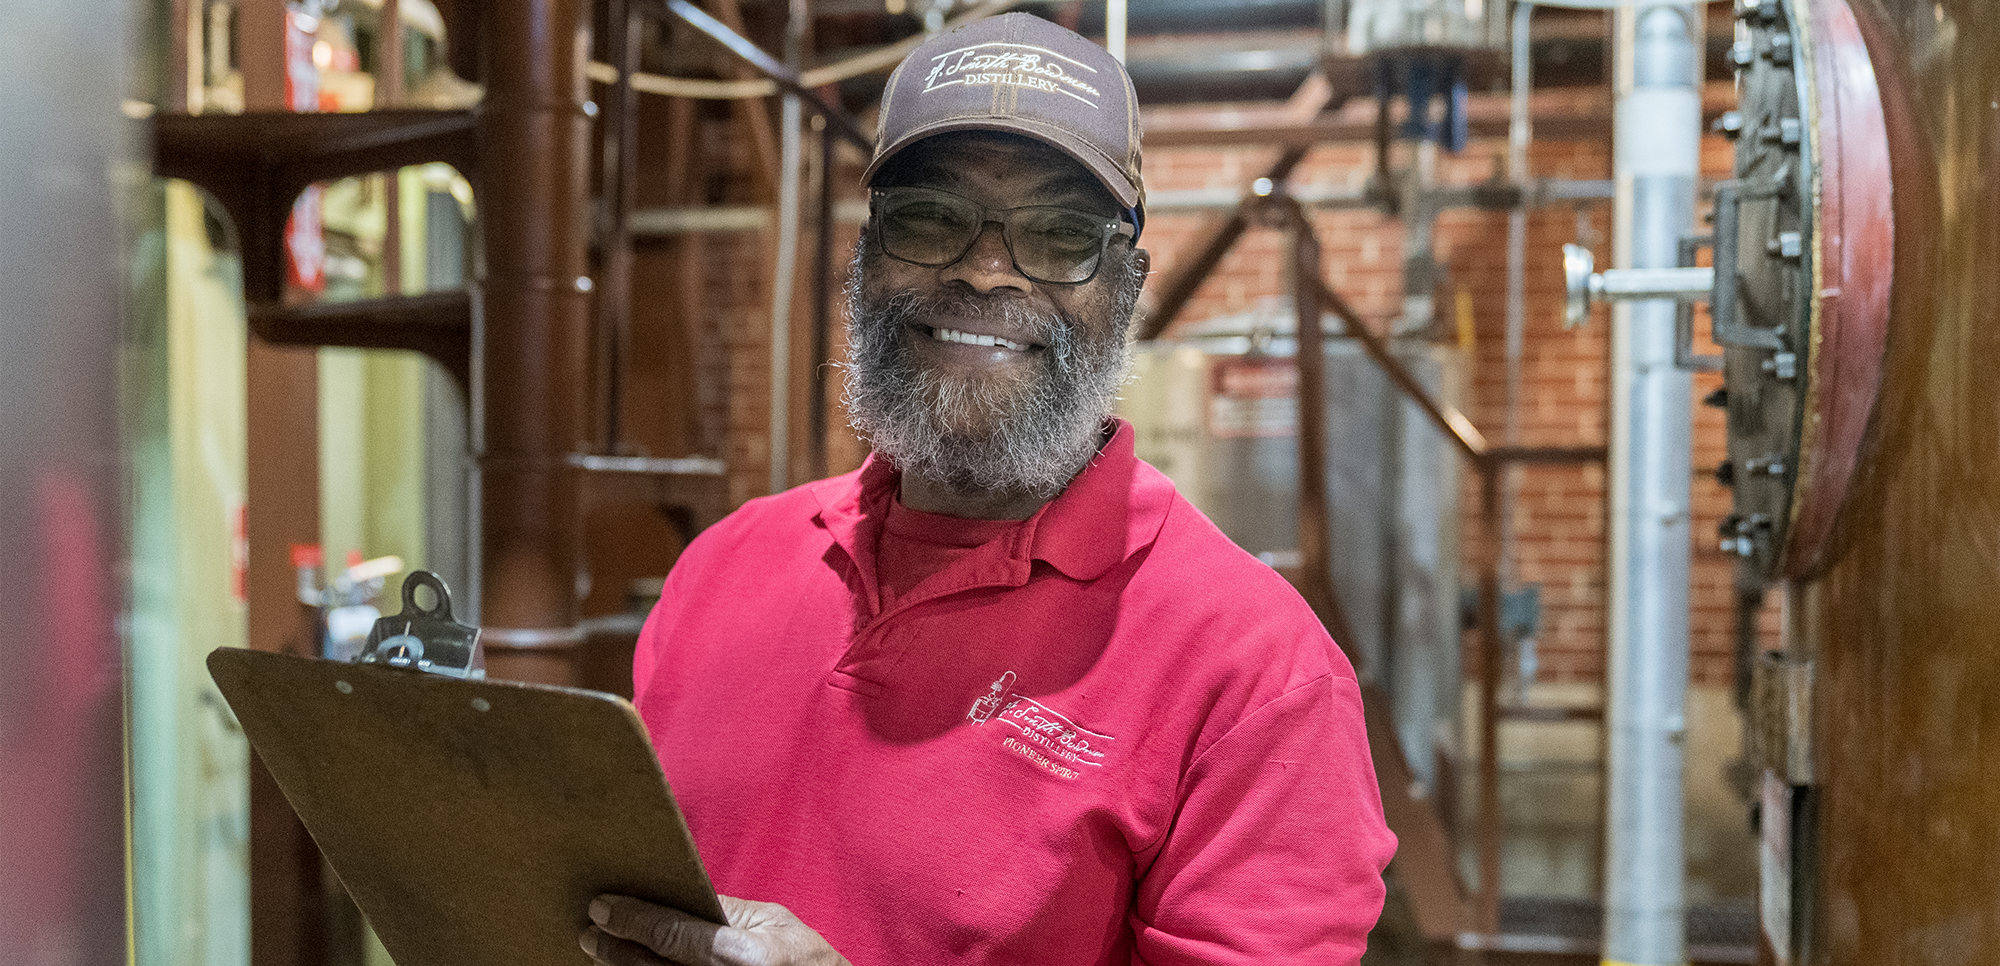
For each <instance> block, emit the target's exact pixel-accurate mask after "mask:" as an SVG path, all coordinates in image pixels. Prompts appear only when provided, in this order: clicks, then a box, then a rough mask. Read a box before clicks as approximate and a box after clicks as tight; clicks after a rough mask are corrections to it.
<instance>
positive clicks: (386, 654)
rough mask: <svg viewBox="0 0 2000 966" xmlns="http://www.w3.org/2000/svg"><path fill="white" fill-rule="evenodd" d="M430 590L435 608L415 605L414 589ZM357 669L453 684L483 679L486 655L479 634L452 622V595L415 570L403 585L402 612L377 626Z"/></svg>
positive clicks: (440, 583) (433, 576)
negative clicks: (404, 672) (404, 671)
mask: <svg viewBox="0 0 2000 966" xmlns="http://www.w3.org/2000/svg"><path fill="white" fill-rule="evenodd" d="M420 588H423V589H428V590H429V591H430V592H431V596H432V597H433V598H435V605H434V606H432V607H430V608H425V607H423V606H421V605H419V604H418V603H417V591H418V589H420ZM356 663H359V664H387V665H389V666H390V667H400V668H409V669H410V670H413V671H428V672H430V673H432V674H443V675H448V676H450V677H455V678H483V677H485V676H486V651H485V649H484V648H481V647H480V646H479V628H477V627H473V626H471V625H468V624H461V623H459V622H457V621H455V620H453V619H452V616H451V590H450V589H449V588H447V587H446V586H445V583H444V580H443V579H442V578H440V577H439V576H438V575H437V574H434V573H431V572H430V571H428V570H414V571H411V572H410V575H409V576H408V577H405V578H404V579H403V612H402V613H400V614H396V615H393V616H390V617H384V618H382V619H381V620H378V621H376V622H375V629H374V630H373V631H370V632H369V634H368V646H367V647H366V648H364V649H363V650H362V652H361V656H360V657H359V658H357V659H356Z"/></svg>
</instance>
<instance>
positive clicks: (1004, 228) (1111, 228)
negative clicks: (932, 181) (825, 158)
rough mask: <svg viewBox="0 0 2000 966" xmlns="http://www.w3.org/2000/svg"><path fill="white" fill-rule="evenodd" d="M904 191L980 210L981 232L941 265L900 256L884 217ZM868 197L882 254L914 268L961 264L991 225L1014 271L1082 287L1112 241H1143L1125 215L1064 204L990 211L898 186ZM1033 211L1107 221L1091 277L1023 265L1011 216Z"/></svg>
mask: <svg viewBox="0 0 2000 966" xmlns="http://www.w3.org/2000/svg"><path fill="white" fill-rule="evenodd" d="M903 192H925V193H930V194H939V195H944V196H945V197H947V198H952V199H955V200H957V201H961V202H964V203H965V204H967V205H970V206H972V207H973V208H974V209H977V211H978V218H979V220H978V225H979V227H978V230H976V231H974V232H972V233H971V234H970V235H968V236H967V237H966V240H965V247H964V248H962V249H960V250H959V252H958V254H956V255H953V256H952V257H951V258H948V259H945V260H944V261H941V262H923V261H918V260H916V259H914V258H908V257H905V256H902V255H898V254H896V253H895V252H893V251H891V250H890V249H889V242H888V239H887V237H886V236H885V235H884V234H883V232H882V214H883V208H884V204H883V202H884V201H885V200H887V199H888V198H892V197H893V196H894V195H897V194H900V193H903ZM868 198H869V205H868V222H869V228H870V230H872V231H873V232H874V233H875V239H876V242H877V243H878V244H880V245H881V246H882V253H883V254H885V255H888V256H889V257H890V258H893V259H895V260H897V261H899V262H904V263H907V264H910V265H920V266H922V267H924V268H944V267H945V266H948V265H955V264H957V263H958V262H959V261H960V260H962V259H964V258H965V256H966V253H967V252H970V251H972V246H974V245H977V244H979V236H980V235H982V234H985V232H986V226H987V225H989V224H998V225H999V226H1000V243H1001V244H1003V245H1005V246H1007V260H1008V261H1009V262H1011V263H1012V264H1013V266H1014V271H1017V272H1020V273H1021V275H1022V276H1023V277H1025V278H1028V279H1030V280H1032V281H1034V282H1036V283H1038V284H1042V285H1082V284H1084V283H1086V282H1089V281H1090V280H1091V279H1094V278H1096V277H1097V272H1098V270H1099V269H1101V268H1103V267H1104V253H1105V252H1106V251H1107V250H1109V249H1110V247H1111V239H1113V238H1120V237H1122V238H1124V239H1126V240H1127V241H1128V242H1130V243H1131V244H1133V245H1137V244H1138V238H1139V231H1138V228H1137V227H1136V226H1134V225H1133V224H1132V223H1131V222H1129V221H1127V220H1125V218H1124V217H1123V216H1112V217H1109V218H1105V217H1104V216H1102V215H1093V214H1092V213H1090V212H1087V211H1078V210H1076V209H1075V208H1066V207H1063V206H1062V205H1019V206H1016V207H1013V208H990V207H987V206H986V205H983V204H980V203H979V202H977V201H974V200H972V199H971V198H967V197H965V196H964V195H961V194H957V193H955V192H950V191H946V190H944V189H943V188H928V187H923V186H919V185H895V186H891V187H886V188H870V189H869V190H868ZM1029 210H1045V211H1047V210H1053V211H1062V212H1067V213H1069V214H1073V215H1082V216H1084V217H1086V218H1103V220H1102V221H1100V222H1098V228H1099V230H1100V231H1101V232H1102V234H1101V235H1100V236H1099V237H1098V239H1097V251H1096V253H1095V254H1093V255H1091V256H1090V273H1089V274H1087V275H1085V276H1084V277H1082V278H1079V279H1076V280H1074V281H1068V280H1059V279H1047V278H1042V277H1040V276H1038V275H1036V274H1035V273H1033V272H1030V271H1028V269H1027V268H1026V267H1024V266H1023V265H1022V264H1021V259H1020V256H1018V255H1016V254H1015V253H1014V235H1013V226H1012V223H1011V219H1009V218H1008V217H1007V216H1009V215H1012V214H1013V213H1014V212H1019V211H1029Z"/></svg>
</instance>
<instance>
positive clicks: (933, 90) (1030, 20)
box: [861, 13, 1146, 227]
mask: <svg viewBox="0 0 2000 966" xmlns="http://www.w3.org/2000/svg"><path fill="white" fill-rule="evenodd" d="M948 131H1007V132H1011V133H1015V134H1023V135H1026V136H1028V137H1031V138H1034V139H1036V140H1039V141H1044V142H1046V143H1048V144H1051V145H1054V146H1055V147H1056V148H1058V149H1060V150H1062V152H1063V153H1065V154H1068V155H1069V156H1070V157H1072V158H1075V159H1076V160H1077V163H1079V164H1082V165H1083V166H1084V167H1085V168H1087V169H1089V171H1090V173H1091V174H1093V175H1096V176H1097V180H1098V181H1100V182H1102V183H1103V184H1104V187H1105V188H1106V189H1107V190H1109V191H1110V192H1111V195H1112V197H1114V198H1117V199H1118V203H1119V204H1121V205H1123V206H1125V207H1126V208H1127V209H1129V210H1130V211H1131V214H1132V219H1133V223H1134V226H1135V227H1136V226H1138V225H1141V224H1143V223H1144V219H1145V208H1146V185H1145V182H1144V181H1142V180H1141V179H1140V177H1139V98H1138V95H1137V94H1135V93H1134V92H1133V90H1132V78H1131V77H1130V76H1128V75H1127V74H1126V73H1125V67H1124V65H1122V64H1120V63H1118V61H1117V59H1116V58H1114V57H1112V56H1111V54H1110V53H1109V52H1107V51H1106V50H1105V49H1104V48H1102V47H1099V46H1097V45H1096V44H1094V43H1092V42H1090V41H1089V40H1086V39H1084V38H1083V37H1081V36H1079V35H1077V34H1076V33H1074V32H1072V31H1069V30H1066V29H1064V28H1063V27H1061V26H1058V25H1056V24H1053V23H1050V22H1049V21H1047V20H1043V19H1042V18H1040V17H1036V16H1033V15H1031V14H1025V13H1007V14H1001V15H1000V16H997V17H988V18H986V19H984V20H975V21H973V22H972V23H969V24H965V25H963V26H960V27H957V28H955V29H953V30H950V31H947V32H945V33H942V34H939V35H937V36H935V37H932V38H931V39H929V40H927V41H924V43H923V45H922V46H919V47H918V48H917V49H916V50H913V51H911V52H910V56H908V57H906V58H904V59H903V62H902V63H901V64H899V65H897V67H896V71H895V73H893V74H890V75H889V86H888V88H887V89H886V90H884V91H883V93H882V114H881V121H880V123H879V124H878V125H877V127H876V131H875V157H874V158H873V159H872V160H870V161H869V162H868V170H866V171H864V172H863V173H862V175H861V183H862V184H864V185H866V184H868V183H870V182H872V181H874V180H875V173H876V172H877V171H879V170H881V168H882V165H883V163H884V162H886V161H888V160H889V159H890V158H892V157H895V156H896V154H897V153H899V152H901V151H902V150H903V149H904V148H907V147H909V146H910V145H912V144H915V143H917V142H918V141H921V140H923V139H925V138H927V137H930V136H932V135H935V134H944V133H946V132H948Z"/></svg>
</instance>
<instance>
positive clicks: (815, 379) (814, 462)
mask: <svg viewBox="0 0 2000 966" xmlns="http://www.w3.org/2000/svg"><path fill="white" fill-rule="evenodd" d="M820 121H821V123H820V124H819V178H818V192H819V193H818V195H817V196H816V197H817V199H818V202H819V205H818V207H819V210H818V211H817V212H816V213H815V218H814V222H813V226H814V228H813V277H812V405H811V408H810V409H809V410H807V424H808V425H807V427H806V430H807V432H808V434H809V436H808V441H807V446H808V447H809V450H808V454H807V461H808V462H809V463H810V466H809V467H808V470H807V475H808V476H811V477H812V478H814V479H818V478H820V477H822V476H825V475H826V422H827V411H826V408H827V407H826V377H827V373H828V371H829V370H828V366H827V363H828V362H829V361H830V359H831V357H832V355H833V163H834V157H833V142H834V137H833V131H831V130H829V129H828V128H827V125H826V124H825V123H824V121H825V119H824V118H821V119H820Z"/></svg>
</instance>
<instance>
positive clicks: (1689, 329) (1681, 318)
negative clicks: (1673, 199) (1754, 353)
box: [1674, 235, 1722, 372]
mask: <svg viewBox="0 0 2000 966" xmlns="http://www.w3.org/2000/svg"><path fill="white" fill-rule="evenodd" d="M1714 244H1715V236H1714V235H1682V236H1681V241H1680V248H1679V249H1678V251H1677V255H1678V256H1679V257H1678V259H1677V260H1676V264H1678V265H1680V266H1681V267H1682V268H1693V267H1694V256H1695V253H1696V252H1698V251H1701V250H1702V249H1703V248H1706V247H1710V246H1713V245H1714ZM1709 297H1710V298H1711V299H1713V298H1714V295H1713V293H1711V294H1710V296H1709ZM1674 366H1675V368H1679V369H1686V370H1688V371H1690V372H1720V371H1722V357H1721V356H1707V355H1696V354H1695V351H1694V303H1692V302H1682V303H1680V305H1678V306H1676V307H1675V310H1674Z"/></svg>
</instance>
